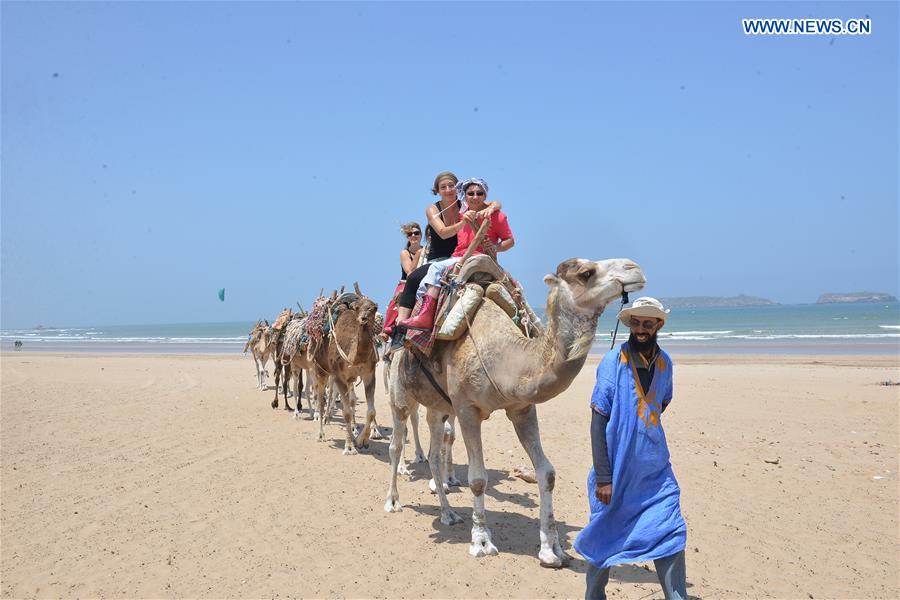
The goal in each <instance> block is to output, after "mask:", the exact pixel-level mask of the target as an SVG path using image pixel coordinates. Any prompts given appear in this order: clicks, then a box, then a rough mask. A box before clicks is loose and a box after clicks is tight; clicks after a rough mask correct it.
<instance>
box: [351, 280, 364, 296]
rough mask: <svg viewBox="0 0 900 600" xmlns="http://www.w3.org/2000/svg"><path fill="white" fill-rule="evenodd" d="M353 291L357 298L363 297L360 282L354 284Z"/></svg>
mask: <svg viewBox="0 0 900 600" xmlns="http://www.w3.org/2000/svg"><path fill="white" fill-rule="evenodd" d="M353 290H354V291H355V292H356V295H357V296H362V295H363V293H362V292H361V291H359V282H358V281H354V282H353Z"/></svg>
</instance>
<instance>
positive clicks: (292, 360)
mask: <svg viewBox="0 0 900 600" xmlns="http://www.w3.org/2000/svg"><path fill="white" fill-rule="evenodd" d="M305 317H306V313H304V312H300V313H295V314H294V315H293V316H292V318H291V320H290V321H288V323H287V325H286V326H285V327H284V336H283V342H282V344H281V349H280V350H281V351H280V354H279V355H278V362H279V364H280V365H281V366H282V367H283V368H284V393H283V396H284V408H285V410H290V406H289V405H288V401H287V397H288V388H289V387H290V388H292V389H293V393H294V398H296V400H297V406H296V408H295V409H294V417H296V418H299V417H300V414H301V412H302V411H303V371H304V370H306V373H307V376H306V381H307V383H308V384H309V386H312V385H313V383H312V377H311V376H310V368H311V367H312V365H313V363H312V359H311V357H310V356H309V355H308V353H307V346H306V344H303V343H302V340H303V336H304V335H305V332H306V327H305ZM292 384H293V385H292ZM272 408H278V392H277V390H276V392H275V401H274V402H273V404H272ZM309 418H310V420H312V419H313V406H312V401H310V402H309Z"/></svg>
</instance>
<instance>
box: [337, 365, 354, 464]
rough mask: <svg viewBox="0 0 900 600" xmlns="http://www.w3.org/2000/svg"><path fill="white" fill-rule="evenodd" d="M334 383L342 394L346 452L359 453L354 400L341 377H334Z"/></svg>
mask: <svg viewBox="0 0 900 600" xmlns="http://www.w3.org/2000/svg"><path fill="white" fill-rule="evenodd" d="M334 385H335V387H336V388H337V391H338V393H339V394H340V396H341V410H342V411H343V413H344V425H345V429H346V431H347V439H346V441H345V442H344V454H359V452H358V451H357V450H356V443H355V441H354V440H353V430H354V428H355V427H356V415H355V414H354V408H355V407H354V406H353V400H352V399H351V397H350V389H349V388H348V387H347V383H346V382H345V381H344V380H343V379H342V378H340V377H335V378H334Z"/></svg>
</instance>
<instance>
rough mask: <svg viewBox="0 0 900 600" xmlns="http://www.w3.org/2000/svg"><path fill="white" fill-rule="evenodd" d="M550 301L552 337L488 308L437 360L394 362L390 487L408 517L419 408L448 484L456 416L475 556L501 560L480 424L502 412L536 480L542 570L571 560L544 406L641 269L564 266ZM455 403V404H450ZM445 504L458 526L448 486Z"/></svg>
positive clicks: (391, 500)
mask: <svg viewBox="0 0 900 600" xmlns="http://www.w3.org/2000/svg"><path fill="white" fill-rule="evenodd" d="M544 281H545V282H546V283H547V285H549V286H550V292H549V294H548V296H547V316H546V321H547V322H546V331H545V332H544V333H543V335H541V336H539V337H535V338H527V337H525V336H524V335H523V334H522V333H521V331H520V330H519V328H518V327H517V326H516V324H515V323H513V321H512V320H511V319H510V318H509V317H508V316H507V314H506V313H505V312H504V311H503V309H501V308H500V307H499V306H497V305H496V304H494V303H493V302H492V301H489V300H485V301H484V302H483V303H482V305H481V307H480V308H479V310H478V312H477V313H476V314H475V316H474V318H473V319H472V322H471V324H470V327H469V329H468V331H467V332H466V333H465V334H464V335H463V336H462V337H460V338H459V339H457V340H454V341H450V342H446V344H445V345H444V346H443V347H442V348H440V347H436V348H435V354H434V355H433V356H432V359H431V360H428V359H425V360H423V361H421V362H420V361H419V359H418V358H417V357H416V356H415V355H414V354H413V353H412V351H411V350H409V349H402V350H400V351H399V353H398V354H395V356H394V357H393V360H392V361H391V375H390V382H391V385H390V392H391V393H390V404H391V412H392V413H393V418H394V432H393V436H392V438H391V445H390V457H391V480H390V488H389V490H388V497H387V502H386V503H385V506H384V509H385V510H386V511H388V512H396V511H399V510H400V509H401V504H400V498H399V494H398V492H397V469H398V464H399V461H400V456H401V450H402V442H403V439H404V433H405V430H406V419H407V418H408V416H409V414H410V413H411V411H415V410H416V409H417V407H418V405H419V404H422V405H424V406H425V407H426V420H427V422H428V427H429V429H430V431H431V448H430V449H429V452H428V462H429V466H430V468H431V471H432V476H433V478H434V480H435V481H445V477H444V476H443V475H442V473H441V471H442V470H443V469H444V468H446V466H445V465H446V463H445V462H444V461H442V460H441V457H442V454H444V453H445V448H444V444H443V443H442V438H443V436H444V422H445V421H446V420H447V419H448V418H449V417H450V416H451V415H454V414H455V415H456V417H457V421H458V423H459V428H460V431H461V432H462V436H463V441H464V442H465V445H466V451H467V453H468V457H469V477H468V478H469V482H468V483H469V487H470V488H471V490H472V493H473V494H474V508H473V511H472V521H473V523H472V545H471V546H470V547H469V553H470V554H471V555H472V556H476V557H480V556H487V555H494V554H497V548H496V546H494V544H493V543H492V542H491V532H490V530H489V529H488V527H487V523H486V520H485V512H484V494H485V491H486V488H487V484H488V481H487V473H486V471H485V467H484V455H483V451H482V441H481V423H482V421H484V420H485V419H487V418H488V417H489V416H490V415H491V413H493V412H494V411H496V410H505V411H506V416H507V418H509V420H510V421H512V423H513V427H514V428H515V430H516V434H517V435H518V437H519V441H520V442H521V444H522V446H523V447H524V448H525V451H526V452H527V453H528V456H529V458H530V459H531V462H532V464H533V465H534V469H535V473H536V475H537V480H538V485H539V494H540V505H541V506H540V541H541V549H540V552H539V553H538V558H539V559H540V562H541V564H542V565H544V566H548V567H562V566H563V565H565V564H566V563H568V561H569V559H570V557H569V556H568V555H567V554H566V553H565V552H563V550H562V547H561V546H560V543H559V534H558V532H557V528H556V521H555V520H554V517H553V487H554V484H555V481H556V472H555V470H554V468H553V465H552V464H550V461H549V460H547V457H546V456H545V455H544V451H543V449H542V447H541V440H540V433H539V431H538V418H537V405H538V404H540V403H542V402H546V401H547V400H550V399H551V398H553V397H555V396H557V395H559V394H560V393H562V392H563V391H565V389H566V388H568V387H569V384H571V383H572V380H573V379H574V378H575V376H576V375H577V374H578V372H579V371H580V370H581V367H582V366H583V365H584V362H585V359H586V358H587V355H588V352H589V351H590V348H591V344H592V343H593V340H594V334H595V330H596V327H597V319H598V318H599V317H600V314H601V313H602V312H603V310H604V309H605V308H606V306H607V305H608V304H609V303H610V302H612V301H613V300H615V299H616V298H618V297H619V296H620V295H621V294H622V292H623V291H633V290H638V289H641V288H642V287H643V285H644V283H645V280H644V276H643V274H642V273H641V269H640V268H639V267H638V265H636V264H635V263H633V262H632V261H630V260H627V259H613V260H605V261H599V262H595V261H590V260H585V259H580V258H573V259H570V260H567V261H565V262H563V263H561V264H560V265H559V266H558V267H557V269H556V275H547V276H546V277H545V278H544ZM422 369H428V370H429V372H430V373H431V375H432V377H433V378H434V379H435V382H436V383H437V385H438V386H439V387H440V388H441V389H442V390H443V391H445V393H446V395H447V398H448V399H445V398H444V397H442V395H441V394H440V393H438V391H437V390H436V389H435V387H434V386H433V385H431V384H430V383H429V382H428V380H427V378H426V377H425V376H424V373H423V371H422ZM448 400H449V402H448ZM436 492H437V495H438V498H439V500H440V504H441V523H443V524H445V525H452V524H455V523H461V522H462V518H461V517H460V516H459V515H457V514H456V513H455V512H454V511H453V510H452V509H451V508H450V504H449V503H448V501H447V495H446V492H445V491H444V489H443V486H440V485H438V486H436Z"/></svg>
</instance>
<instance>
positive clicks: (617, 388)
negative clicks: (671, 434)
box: [575, 342, 687, 569]
mask: <svg viewBox="0 0 900 600" xmlns="http://www.w3.org/2000/svg"><path fill="white" fill-rule="evenodd" d="M655 360H656V368H655V372H654V374H653V380H652V382H651V384H650V389H649V390H648V392H647V394H646V395H645V394H643V393H642V390H641V385H640V382H639V380H638V375H637V370H636V368H635V367H634V365H632V364H631V362H632V360H631V356H630V352H629V350H628V343H627V342H626V343H625V344H622V346H621V347H620V348H619V349H616V350H611V351H610V352H609V353H607V355H606V356H604V357H603V360H602V361H601V362H600V365H599V366H598V367H597V383H596V385H595V386H594V393H593V394H592V395H591V409H592V410H598V411H600V412H601V413H603V414H604V415H609V424H608V425H607V427H606V444H607V450H608V453H609V465H610V468H611V469H612V498H611V500H610V503H609V504H603V503H602V502H600V501H599V500H597V497H596V495H595V494H594V490H595V484H596V473H595V472H594V468H593V466H592V467H591V470H590V472H589V473H588V487H587V489H588V501H589V503H590V509H591V516H590V521H589V522H588V524H587V526H586V527H585V528H584V529H583V530H582V531H581V533H579V534H578V538H577V539H576V540H575V549H576V550H577V551H578V552H579V553H580V554H581V555H582V556H583V557H584V558H585V559H586V560H588V561H590V562H591V563H592V564H594V565H595V566H596V567H598V568H601V569H605V568H608V567H610V566H612V565H617V564H621V563H630V562H640V561H646V560H655V559H657V558H664V557H666V556H671V555H673V554H676V553H677V552H680V551H681V550H684V547H685V543H686V542H687V526H686V525H685V522H684V518H682V516H681V503H680V496H681V489H680V488H679V487H678V482H677V481H675V474H674V473H673V472H672V465H671V464H670V463H669V449H668V447H667V446H666V435H665V432H663V428H662V423H661V422H660V419H659V416H660V413H661V412H662V406H663V405H664V404H668V403H669V401H670V400H671V399H672V359H671V358H669V355H668V354H666V353H665V352H663V351H662V350H660V351H659V353H658V355H657V357H656V359H655Z"/></svg>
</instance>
